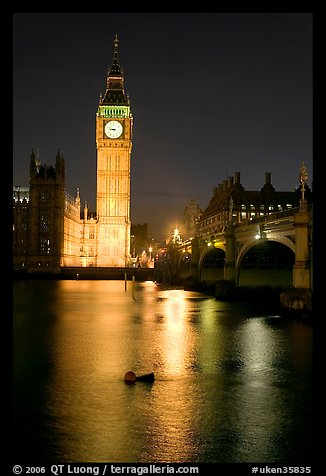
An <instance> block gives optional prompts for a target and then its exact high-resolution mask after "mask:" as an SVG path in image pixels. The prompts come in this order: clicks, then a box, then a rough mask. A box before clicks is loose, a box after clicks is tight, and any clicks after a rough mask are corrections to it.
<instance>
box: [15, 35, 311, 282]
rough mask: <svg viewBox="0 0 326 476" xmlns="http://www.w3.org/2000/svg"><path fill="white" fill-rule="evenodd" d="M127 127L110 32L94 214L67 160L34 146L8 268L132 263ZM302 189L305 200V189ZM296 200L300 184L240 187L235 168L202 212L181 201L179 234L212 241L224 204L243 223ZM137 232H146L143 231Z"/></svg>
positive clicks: (225, 213)
mask: <svg viewBox="0 0 326 476" xmlns="http://www.w3.org/2000/svg"><path fill="white" fill-rule="evenodd" d="M132 127H133V117H132V113H131V109H130V101H129V97H128V96H127V94H126V93H125V88H124V75H123V72H122V69H121V66H120V61H119V53H118V38H117V36H115V39H114V53H113V61H112V66H111V67H110V68H109V69H108V73H107V78H106V90H105V93H104V95H103V96H100V100H99V105H98V109H97V113H96V152H97V172H96V173H97V176H96V182H97V185H96V212H94V213H91V212H90V210H89V209H88V207H87V205H86V204H85V206H84V207H83V209H82V206H81V199H80V195H79V189H77V191H76V196H75V197H71V196H70V195H69V194H68V193H67V192H66V188H65V160H64V157H63V155H62V153H61V152H60V151H58V152H57V155H56V158H55V164H54V165H50V166H48V165H45V164H42V163H41V161H40V158H39V156H38V153H37V151H35V150H33V151H32V154H31V157H30V173H29V187H20V186H15V187H14V190H13V268H14V271H24V272H25V271H26V272H29V273H35V272H39V273H40V272H45V273H60V272H61V270H62V269H63V268H71V267H72V268H75V267H76V268H77V267H78V268H79V267H83V268H86V267H95V268H126V267H128V266H130V265H131V263H134V261H133V260H132V259H131V258H132V257H131V248H133V250H134V243H131V220H130V160H131V151H132ZM306 187H307V186H306ZM306 192H307V193H306V197H307V199H308V202H311V201H312V193H311V191H310V189H309V188H307V190H306ZM299 202H300V189H299V187H298V189H297V190H294V191H291V192H277V191H276V190H275V189H274V187H273V185H272V183H271V174H270V173H269V172H267V173H266V176H265V184H263V186H262V188H261V189H260V190H258V191H248V190H245V189H244V187H243V186H242V184H241V183H240V172H236V173H235V177H229V178H228V179H227V180H225V181H224V182H223V184H221V185H219V186H218V187H216V188H214V194H213V197H212V199H211V201H210V203H209V204H208V206H207V208H206V209H205V210H204V211H203V212H202V211H201V210H200V208H199V206H198V204H197V203H196V202H195V201H194V200H191V201H190V203H189V204H188V205H187V206H186V207H185V210H184V227H183V236H184V237H185V238H186V239H188V238H190V237H194V236H197V238H199V239H200V240H202V241H205V240H206V241H210V240H211V238H212V236H213V235H214V233H217V232H219V231H220V230H223V229H225V227H226V226H228V223H229V220H230V206H231V208H232V217H231V219H232V220H236V222H237V223H241V222H242V221H243V220H252V219H254V218H255V217H261V216H264V215H269V214H272V213H275V212H280V211H284V210H287V209H289V208H295V207H297V206H299ZM230 204H232V205H230ZM145 225H146V224H145ZM138 226H139V227H140V228H142V227H144V225H138ZM141 233H142V235H144V230H143V229H142V232H141ZM145 234H146V233H145ZM131 245H132V246H131ZM134 254H135V253H134V251H133V255H134ZM133 258H134V256H133Z"/></svg>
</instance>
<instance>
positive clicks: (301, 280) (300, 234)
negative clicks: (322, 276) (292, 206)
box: [293, 211, 311, 289]
mask: <svg viewBox="0 0 326 476" xmlns="http://www.w3.org/2000/svg"><path fill="white" fill-rule="evenodd" d="M293 218H294V223H293V224H294V226H295V264H294V267H293V286H294V287H295V288H302V289H310V288H311V280H310V272H311V269H310V253H309V241H310V240H309V234H310V233H309V232H310V224H309V215H308V213H307V212H306V211H300V212H299V213H296V214H295V215H294V217H293Z"/></svg>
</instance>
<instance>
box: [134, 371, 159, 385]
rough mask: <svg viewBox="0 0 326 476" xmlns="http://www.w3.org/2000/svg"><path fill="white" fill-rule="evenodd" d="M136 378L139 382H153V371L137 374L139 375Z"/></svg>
mask: <svg viewBox="0 0 326 476" xmlns="http://www.w3.org/2000/svg"><path fill="white" fill-rule="evenodd" d="M136 380H140V381H141V382H151V383H153V382H154V380H155V376H154V374H153V372H150V373H149V374H144V375H139V377H136Z"/></svg>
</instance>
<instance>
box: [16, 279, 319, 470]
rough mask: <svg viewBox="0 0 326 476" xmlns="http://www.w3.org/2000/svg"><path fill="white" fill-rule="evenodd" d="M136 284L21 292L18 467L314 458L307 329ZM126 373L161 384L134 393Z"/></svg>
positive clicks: (263, 308) (64, 285) (34, 286)
mask: <svg viewBox="0 0 326 476" xmlns="http://www.w3.org/2000/svg"><path fill="white" fill-rule="evenodd" d="M131 287H132V283H131V282H128V286H127V291H125V287H124V282H123V281H102V280H101V281H87V280H85V281H41V280H37V281H35V280H29V281H16V282H15V283H14V316H13V317H14V397H15V398H14V415H15V426H14V443H13V445H14V452H15V453H16V454H17V455H19V458H20V461H22V460H23V459H24V458H25V459H26V460H29V461H34V462H35V461H37V462H42V461H44V462H54V463H58V462H59V463H62V462H85V461H88V462H144V463H145V462H171V463H173V462H175V463H181V462H217V463H218V462H226V463H236V462H282V463H286V462H287V463H289V464H290V463H291V464H292V463H293V464H299V463H307V462H308V463H309V462H311V440H312V328H311V325H310V324H308V323H305V322H299V321H289V320H285V319H283V318H282V317H280V316H279V315H278V314H277V313H275V310H274V309H273V308H272V307H269V305H268V303H264V304H262V303H260V304H259V303H257V304H255V303H251V304H241V303H224V302H220V301H217V300H215V299H214V298H212V297H208V296H205V295H202V294H198V293H195V292H190V291H183V290H176V289H170V290H161V289H160V288H159V287H157V286H156V285H155V284H154V283H152V282H145V283H136V284H135V288H134V292H132V289H131ZM133 296H134V299H133ZM128 370H133V371H134V372H136V374H141V373H147V372H152V371H153V372H154V373H155V376H156V379H155V382H154V383H153V384H149V383H144V382H136V384H134V385H127V384H126V383H125V382H124V379H123V377H124V374H125V372H127V371H128Z"/></svg>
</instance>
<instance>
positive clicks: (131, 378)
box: [125, 370, 137, 382]
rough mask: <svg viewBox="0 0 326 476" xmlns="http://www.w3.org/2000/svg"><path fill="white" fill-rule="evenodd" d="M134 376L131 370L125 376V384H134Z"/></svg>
mask: <svg viewBox="0 0 326 476" xmlns="http://www.w3.org/2000/svg"><path fill="white" fill-rule="evenodd" d="M136 378H137V377H136V374H135V372H132V371H131V370H130V371H129V372H127V373H126V374H125V382H136Z"/></svg>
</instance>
